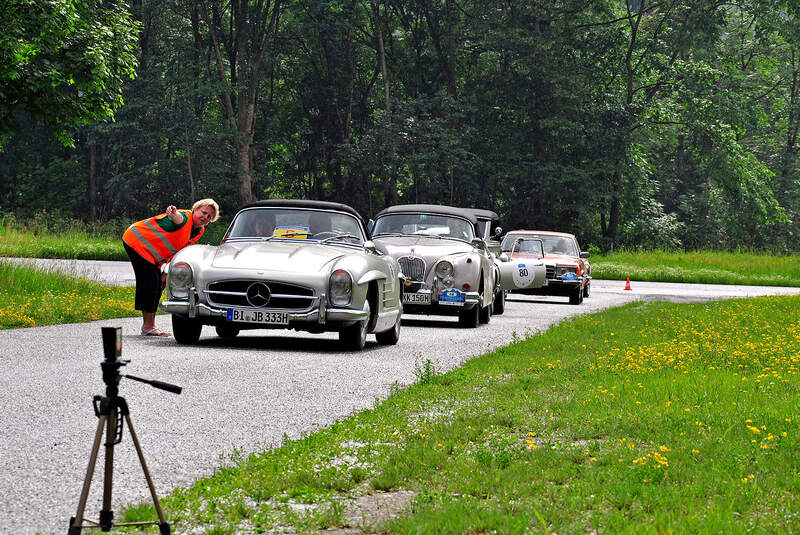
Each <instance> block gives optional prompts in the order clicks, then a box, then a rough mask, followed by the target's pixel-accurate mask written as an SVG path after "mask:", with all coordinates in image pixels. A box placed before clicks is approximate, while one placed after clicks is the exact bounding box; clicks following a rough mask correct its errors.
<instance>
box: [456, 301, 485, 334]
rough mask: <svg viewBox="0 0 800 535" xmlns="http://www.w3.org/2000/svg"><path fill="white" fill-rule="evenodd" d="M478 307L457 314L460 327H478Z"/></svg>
mask: <svg viewBox="0 0 800 535" xmlns="http://www.w3.org/2000/svg"><path fill="white" fill-rule="evenodd" d="M479 315H480V306H478V305H477V304H476V305H475V306H474V307H472V308H470V309H468V310H462V311H460V312H459V313H458V322H459V323H460V324H461V326H462V327H468V328H470V329H473V328H475V327H477V326H478V322H479V321H480V318H479Z"/></svg>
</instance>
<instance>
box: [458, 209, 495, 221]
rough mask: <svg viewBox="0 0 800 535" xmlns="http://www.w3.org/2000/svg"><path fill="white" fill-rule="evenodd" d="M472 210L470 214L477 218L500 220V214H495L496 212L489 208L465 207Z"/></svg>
mask: <svg viewBox="0 0 800 535" xmlns="http://www.w3.org/2000/svg"><path fill="white" fill-rule="evenodd" d="M465 210H468V211H470V212H472V214H473V215H474V216H475V217H476V218H477V219H489V220H490V221H500V216H499V215H497V212H493V211H491V210H485V209H483V208H465Z"/></svg>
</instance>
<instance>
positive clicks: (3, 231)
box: [0, 226, 128, 260]
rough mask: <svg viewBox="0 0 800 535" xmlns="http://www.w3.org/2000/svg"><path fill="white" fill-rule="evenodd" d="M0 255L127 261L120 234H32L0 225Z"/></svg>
mask: <svg viewBox="0 0 800 535" xmlns="http://www.w3.org/2000/svg"><path fill="white" fill-rule="evenodd" d="M0 256H10V257H24V258H73V259H80V260H128V255H126V254H125V249H123V247H122V233H121V232H120V234H119V236H118V237H110V236H95V235H92V234H89V233H87V232H86V231H83V230H69V231H64V232H60V233H51V232H49V231H42V232H37V233H35V234H34V233H33V232H31V231H28V230H20V229H18V228H15V227H12V226H0Z"/></svg>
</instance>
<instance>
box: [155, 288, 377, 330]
mask: <svg viewBox="0 0 800 535" xmlns="http://www.w3.org/2000/svg"><path fill="white" fill-rule="evenodd" d="M196 295H197V294H196V292H195V291H194V288H192V291H190V292H189V300H187V301H177V300H172V301H162V302H161V303H160V304H159V309H161V311H162V312H167V313H169V314H177V315H179V316H185V317H187V318H210V319H214V318H218V319H227V317H228V309H227V308H220V307H214V306H209V305H206V304H204V303H198V302H197V299H196ZM326 305H327V301H326V299H325V294H322V295H321V296H320V298H319V306H317V307H315V308H313V309H311V310H308V311H305V312H288V314H289V323H292V322H296V323H318V324H321V325H324V324H326V323H331V322H334V323H337V322H352V321H363V320H366V319H368V318H369V313H368V312H367V311H365V310H353V309H349V308H329V307H328V306H326ZM236 308H241V307H236Z"/></svg>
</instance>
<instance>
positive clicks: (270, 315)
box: [228, 308, 289, 325]
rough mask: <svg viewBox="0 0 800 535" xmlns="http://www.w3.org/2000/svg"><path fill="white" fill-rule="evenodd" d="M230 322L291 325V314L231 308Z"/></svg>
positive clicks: (229, 310) (229, 313) (229, 312)
mask: <svg viewBox="0 0 800 535" xmlns="http://www.w3.org/2000/svg"><path fill="white" fill-rule="evenodd" d="M228 321H237V322H243V323H263V324H264V325H289V313H288V312H274V311H269V310H241V309H238V308H229V309H228Z"/></svg>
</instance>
